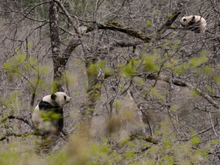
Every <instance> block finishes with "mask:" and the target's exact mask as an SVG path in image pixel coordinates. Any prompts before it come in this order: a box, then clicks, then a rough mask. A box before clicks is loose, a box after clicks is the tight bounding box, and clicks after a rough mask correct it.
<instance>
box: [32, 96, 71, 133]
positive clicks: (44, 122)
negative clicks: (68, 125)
mask: <svg viewBox="0 0 220 165" xmlns="http://www.w3.org/2000/svg"><path fill="white" fill-rule="evenodd" d="M70 100H71V97H69V96H68V95H67V94H66V93H64V92H56V93H53V94H51V95H47V96H44V97H43V98H42V100H41V101H40V103H39V104H38V105H37V106H36V107H35V109H34V111H33V114H32V121H33V124H34V126H35V128H36V129H37V130H38V131H40V133H42V134H43V135H45V134H56V135H58V134H59V133H60V132H62V130H63V106H64V105H65V104H67V103H68V102H70Z"/></svg>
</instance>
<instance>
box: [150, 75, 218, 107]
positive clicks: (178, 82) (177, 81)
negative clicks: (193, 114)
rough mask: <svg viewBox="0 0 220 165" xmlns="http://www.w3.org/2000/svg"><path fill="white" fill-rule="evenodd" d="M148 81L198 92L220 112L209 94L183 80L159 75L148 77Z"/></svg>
mask: <svg viewBox="0 0 220 165" xmlns="http://www.w3.org/2000/svg"><path fill="white" fill-rule="evenodd" d="M147 79H150V80H152V79H154V80H161V81H164V82H167V83H169V82H170V81H171V82H172V83H173V84H174V85H177V86H181V87H188V88H189V89H191V90H194V91H196V92H197V93H198V94H199V95H200V96H202V97H203V98H204V99H206V100H207V101H208V102H209V103H210V104H212V105H213V106H214V107H215V108H216V109H218V110H220V105H219V104H218V103H217V102H215V101H214V100H213V99H212V98H211V97H210V96H209V95H208V94H207V93H205V92H203V91H202V90H201V89H199V88H196V87H194V86H193V85H192V84H190V83H188V82H186V81H184V80H181V79H177V78H172V79H171V78H170V77H168V76H161V75H159V76H158V75H157V74H149V75H148V76H147Z"/></svg>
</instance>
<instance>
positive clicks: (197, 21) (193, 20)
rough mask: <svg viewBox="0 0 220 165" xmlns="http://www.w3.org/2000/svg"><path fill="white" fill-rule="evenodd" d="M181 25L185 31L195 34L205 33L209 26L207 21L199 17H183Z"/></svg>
mask: <svg viewBox="0 0 220 165" xmlns="http://www.w3.org/2000/svg"><path fill="white" fill-rule="evenodd" d="M180 23H181V25H182V26H183V27H184V28H185V29H187V30H191V31H194V32H195V33H204V32H205V30H206V25H207V23H206V20H205V19H204V18H203V17H201V16H198V15H190V16H185V17H182V18H181V20H180Z"/></svg>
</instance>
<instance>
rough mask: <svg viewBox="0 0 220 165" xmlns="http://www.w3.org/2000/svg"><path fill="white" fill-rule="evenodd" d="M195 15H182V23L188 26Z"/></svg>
mask: <svg viewBox="0 0 220 165" xmlns="http://www.w3.org/2000/svg"><path fill="white" fill-rule="evenodd" d="M192 19H193V16H186V17H182V18H181V20H180V23H181V25H182V26H183V27H186V26H188V25H189V23H190V21H192Z"/></svg>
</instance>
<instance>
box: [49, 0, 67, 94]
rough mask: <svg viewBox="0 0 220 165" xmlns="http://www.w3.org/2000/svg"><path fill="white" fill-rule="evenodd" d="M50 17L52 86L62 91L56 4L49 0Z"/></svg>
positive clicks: (55, 89) (54, 89)
mask: <svg viewBox="0 0 220 165" xmlns="http://www.w3.org/2000/svg"><path fill="white" fill-rule="evenodd" d="M49 18H50V39H51V49H52V59H53V65H54V77H53V78H54V86H53V91H54V92H55V91H63V88H62V86H61V80H62V73H63V71H64V70H63V67H61V64H60V53H61V52H60V37H59V14H58V7H57V4H56V3H55V2H54V1H53V0H51V1H50V8H49Z"/></svg>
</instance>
